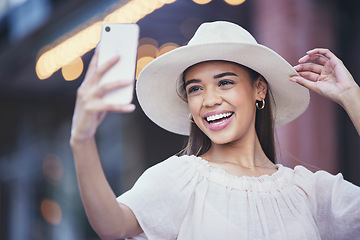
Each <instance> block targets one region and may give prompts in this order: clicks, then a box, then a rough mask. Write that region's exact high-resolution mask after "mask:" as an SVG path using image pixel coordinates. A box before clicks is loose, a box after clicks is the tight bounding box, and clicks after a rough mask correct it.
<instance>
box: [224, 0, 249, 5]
mask: <svg viewBox="0 0 360 240" xmlns="http://www.w3.org/2000/svg"><path fill="white" fill-rule="evenodd" d="M224 1H225V2H226V3H227V4H230V5H234V6H235V5H240V4H242V3H243V2H245V0H224Z"/></svg>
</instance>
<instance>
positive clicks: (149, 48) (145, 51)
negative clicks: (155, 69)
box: [138, 44, 159, 59]
mask: <svg viewBox="0 0 360 240" xmlns="http://www.w3.org/2000/svg"><path fill="white" fill-rule="evenodd" d="M158 52H159V50H158V49H157V47H155V46H154V45H151V44H143V45H140V46H139V49H138V59H140V58H142V57H153V58H156V57H157V56H158V55H159V53H158Z"/></svg>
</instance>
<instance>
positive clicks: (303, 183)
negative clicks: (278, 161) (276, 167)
mask: <svg viewBox="0 0 360 240" xmlns="http://www.w3.org/2000/svg"><path fill="white" fill-rule="evenodd" d="M294 174H295V178H294V179H295V182H296V185H297V186H298V188H299V189H298V190H299V191H301V192H303V193H304V195H306V196H304V197H306V198H307V199H308V201H309V205H310V208H311V210H312V212H313V214H314V218H315V221H316V224H317V226H318V229H319V232H320V235H321V239H342V240H345V239H349V240H350V239H358V238H359V236H360V187H358V186H356V185H354V184H352V183H350V182H348V181H346V180H344V179H343V176H342V174H337V175H331V174H330V173H328V172H325V171H318V172H316V173H312V172H310V171H309V170H307V169H306V168H304V167H300V166H298V167H296V168H295V169H294Z"/></svg>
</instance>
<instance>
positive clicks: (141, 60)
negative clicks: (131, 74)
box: [136, 56, 155, 78]
mask: <svg viewBox="0 0 360 240" xmlns="http://www.w3.org/2000/svg"><path fill="white" fill-rule="evenodd" d="M154 59H155V58H154V57H150V56H145V57H142V58H139V59H138V60H137V65H136V78H138V76H139V73H140V72H141V70H143V68H144V67H145V66H146V65H148V64H149V63H150V62H151V61H152V60H154Z"/></svg>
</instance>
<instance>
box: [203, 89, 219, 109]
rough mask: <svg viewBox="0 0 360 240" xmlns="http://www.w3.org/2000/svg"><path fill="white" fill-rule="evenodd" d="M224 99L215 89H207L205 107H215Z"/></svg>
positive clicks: (204, 100) (204, 99) (204, 98)
mask: <svg viewBox="0 0 360 240" xmlns="http://www.w3.org/2000/svg"><path fill="white" fill-rule="evenodd" d="M222 101H223V99H222V97H221V95H220V94H219V93H218V92H217V91H216V90H214V89H207V90H206V92H205V94H204V97H203V106H204V107H214V106H216V105H220V104H221V103H222Z"/></svg>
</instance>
